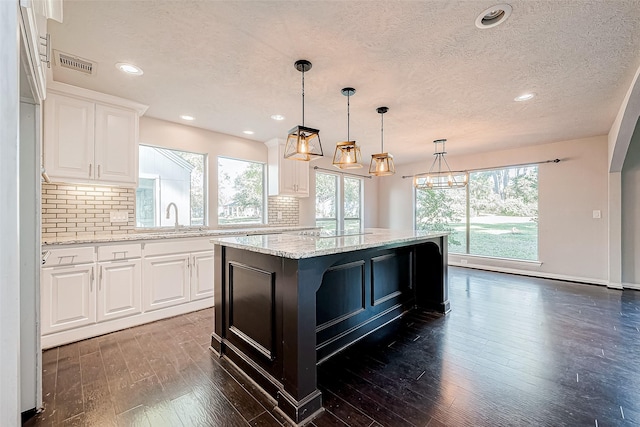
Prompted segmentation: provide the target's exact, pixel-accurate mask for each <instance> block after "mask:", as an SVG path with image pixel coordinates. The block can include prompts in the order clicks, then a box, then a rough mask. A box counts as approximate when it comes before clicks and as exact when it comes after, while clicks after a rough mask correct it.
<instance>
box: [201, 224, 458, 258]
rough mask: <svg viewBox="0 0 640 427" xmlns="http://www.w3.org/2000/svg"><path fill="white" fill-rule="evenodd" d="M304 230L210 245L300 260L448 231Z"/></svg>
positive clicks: (228, 239) (417, 239)
mask: <svg viewBox="0 0 640 427" xmlns="http://www.w3.org/2000/svg"><path fill="white" fill-rule="evenodd" d="M317 234H318V233H309V232H304V231H302V232H301V231H296V232H286V233H283V234H271V235H256V236H236V237H219V238H214V239H211V242H212V243H214V244H219V245H222V246H228V247H231V248H236V249H244V250H248V251H251V252H259V253H263V254H267V255H274V256H279V257H283V258H291V259H301V258H313V257H317V256H322V255H331V254H336V253H341V252H350V251H356V250H360V249H368V248H374V247H379V246H385V245H391V244H398V243H408V242H416V243H419V242H420V241H426V240H428V239H432V238H435V237H442V236H447V235H449V233H448V232H438V233H434V232H428V231H412V230H389V229H385V228H367V229H365V230H364V232H363V233H362V234H354V235H343V236H335V237H327V236H321V235H317Z"/></svg>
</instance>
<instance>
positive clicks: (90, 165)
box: [89, 163, 93, 178]
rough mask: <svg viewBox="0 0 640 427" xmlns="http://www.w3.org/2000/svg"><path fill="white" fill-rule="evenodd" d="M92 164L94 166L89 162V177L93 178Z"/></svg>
mask: <svg viewBox="0 0 640 427" xmlns="http://www.w3.org/2000/svg"><path fill="white" fill-rule="evenodd" d="M92 166H93V165H92V164H91V163H89V178H91V167H92Z"/></svg>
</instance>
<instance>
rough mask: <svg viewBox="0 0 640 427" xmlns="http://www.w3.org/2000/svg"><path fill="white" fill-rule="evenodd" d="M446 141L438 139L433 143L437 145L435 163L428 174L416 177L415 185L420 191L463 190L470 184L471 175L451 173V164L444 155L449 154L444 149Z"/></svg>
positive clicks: (463, 172)
mask: <svg viewBox="0 0 640 427" xmlns="http://www.w3.org/2000/svg"><path fill="white" fill-rule="evenodd" d="M445 142H447V140H446V139H436V140H435V141H433V143H434V144H435V150H434V151H435V152H434V153H433V155H434V156H435V159H433V163H432V164H431V168H430V169H429V172H428V173H425V174H419V175H416V176H415V177H414V180H413V185H414V186H415V187H416V188H420V189H433V188H435V189H444V188H462V187H465V186H466V185H467V184H468V183H469V173H468V172H465V171H462V172H451V168H450V167H449V163H447V159H445V157H444V155H445V154H447V152H446V151H445V149H444V144H445Z"/></svg>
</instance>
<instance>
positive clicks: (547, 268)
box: [379, 136, 608, 284]
mask: <svg viewBox="0 0 640 427" xmlns="http://www.w3.org/2000/svg"><path fill="white" fill-rule="evenodd" d="M448 148H449V152H451V151H452V150H451V149H452V148H453V149H454V150H455V148H454V147H448ZM555 158H559V159H561V160H562V161H561V162H560V163H557V164H554V163H550V164H543V165H540V168H539V178H538V185H539V187H538V191H539V244H538V248H539V249H538V250H539V260H540V262H541V263H542V264H541V265H540V266H537V265H535V264H531V263H514V262H510V261H493V260H487V259H484V258H472V257H467V256H465V257H457V256H455V255H450V261H452V262H456V261H459V260H460V259H461V258H464V259H468V262H469V264H478V265H484V266H493V267H497V268H502V269H515V270H520V271H527V270H528V271H532V272H535V273H536V274H537V275H540V276H548V277H557V278H565V279H569V280H579V281H586V282H592V283H600V284H606V281H607V274H608V273H607V271H608V270H607V215H608V212H607V209H608V208H607V170H608V164H607V163H608V162H607V137H606V136H600V137H593V138H586V139H580V140H573V141H563V142H556V143H550V144H544V145H538V146H532V147H525V148H519V149H513V150H504V151H496V152H491V153H482V154H476V155H466V156H454V155H449V154H448V155H447V159H448V161H449V164H450V165H451V168H452V169H454V170H463V169H474V168H485V167H493V166H507V165H510V164H517V163H526V162H535V161H543V160H548V159H555ZM429 166H430V164H427V162H421V163H414V164H409V165H400V166H397V169H398V170H399V173H398V174H397V175H396V176H394V177H393V178H391V179H390V180H386V181H383V184H381V185H380V198H379V200H380V202H379V210H380V213H379V223H380V226H381V227H389V228H395V229H410V228H412V227H413V210H414V209H413V187H412V180H411V179H402V178H401V175H411V174H414V173H419V172H426V171H428V169H429ZM593 210H600V211H601V213H602V218H601V219H593V218H592V213H593Z"/></svg>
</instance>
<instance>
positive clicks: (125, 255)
mask: <svg viewBox="0 0 640 427" xmlns="http://www.w3.org/2000/svg"><path fill="white" fill-rule="evenodd" d="M141 256H142V245H140V244H139V243H132V244H129V245H110V246H99V247H98V261H115V260H119V259H130V258H140V257H141Z"/></svg>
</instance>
